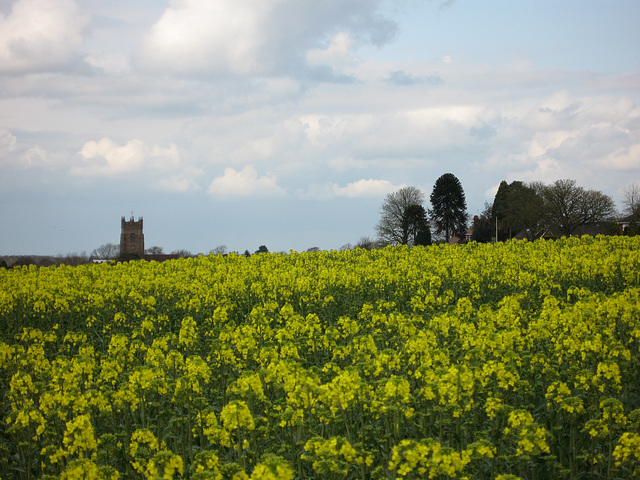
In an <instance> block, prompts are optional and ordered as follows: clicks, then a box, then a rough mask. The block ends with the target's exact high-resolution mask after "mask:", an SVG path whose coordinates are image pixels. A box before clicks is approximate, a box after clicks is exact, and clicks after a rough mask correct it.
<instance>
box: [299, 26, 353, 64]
mask: <svg viewBox="0 0 640 480" xmlns="http://www.w3.org/2000/svg"><path fill="white" fill-rule="evenodd" d="M354 46H355V42H354V41H353V39H352V38H351V36H350V35H349V33H348V32H339V33H336V34H335V35H334V36H333V38H332V39H331V42H330V43H329V46H328V47H327V48H325V49H319V48H316V49H313V50H309V51H308V52H307V64H309V65H311V66H320V65H340V64H345V63H351V62H352V61H353V59H352V57H351V50H352V49H353V48H354Z"/></svg>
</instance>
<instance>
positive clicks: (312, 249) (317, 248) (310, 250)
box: [307, 247, 320, 253]
mask: <svg viewBox="0 0 640 480" xmlns="http://www.w3.org/2000/svg"><path fill="white" fill-rule="evenodd" d="M319 251H320V248H319V247H311V248H307V253H315V252H319Z"/></svg>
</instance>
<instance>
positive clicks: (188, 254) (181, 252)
mask: <svg viewBox="0 0 640 480" xmlns="http://www.w3.org/2000/svg"><path fill="white" fill-rule="evenodd" d="M171 255H178V256H179V257H182V258H189V257H191V256H192V255H191V252H190V251H189V250H174V251H173V252H171Z"/></svg>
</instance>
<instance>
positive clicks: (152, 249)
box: [144, 245, 164, 255]
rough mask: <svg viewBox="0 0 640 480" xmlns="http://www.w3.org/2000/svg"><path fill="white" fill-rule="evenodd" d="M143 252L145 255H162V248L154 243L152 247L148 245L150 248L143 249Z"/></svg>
mask: <svg viewBox="0 0 640 480" xmlns="http://www.w3.org/2000/svg"><path fill="white" fill-rule="evenodd" d="M144 253H146V254H147V255H163V254H164V248H162V247H158V246H157V245H156V246H154V247H150V248H147V249H145V251H144Z"/></svg>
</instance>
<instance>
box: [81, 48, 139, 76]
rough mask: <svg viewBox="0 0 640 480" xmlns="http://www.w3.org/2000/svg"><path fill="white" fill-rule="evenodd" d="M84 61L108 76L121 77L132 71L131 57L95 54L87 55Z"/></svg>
mask: <svg viewBox="0 0 640 480" xmlns="http://www.w3.org/2000/svg"><path fill="white" fill-rule="evenodd" d="M84 60H85V62H87V63H88V64H89V65H91V66H92V67H94V68H99V69H100V70H102V71H103V72H104V73H106V74H107V75H114V76H121V75H125V74H127V73H129V72H130V71H131V66H130V65H129V57H127V56H126V55H123V54H119V53H103V52H94V53H91V54H89V55H87V56H86V57H85V58H84Z"/></svg>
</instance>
